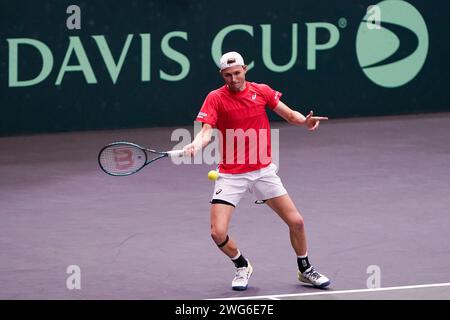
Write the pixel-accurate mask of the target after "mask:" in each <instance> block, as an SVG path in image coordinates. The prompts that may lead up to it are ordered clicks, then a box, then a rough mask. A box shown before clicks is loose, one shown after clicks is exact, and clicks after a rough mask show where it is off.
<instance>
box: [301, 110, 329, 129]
mask: <svg viewBox="0 0 450 320" xmlns="http://www.w3.org/2000/svg"><path fill="white" fill-rule="evenodd" d="M322 120H328V117H318V116H314V112H313V111H312V110H311V111H310V112H309V114H308V115H307V116H306V118H305V125H306V127H307V128H308V130H309V131H314V130H316V129H317V128H318V127H319V123H320V121H322Z"/></svg>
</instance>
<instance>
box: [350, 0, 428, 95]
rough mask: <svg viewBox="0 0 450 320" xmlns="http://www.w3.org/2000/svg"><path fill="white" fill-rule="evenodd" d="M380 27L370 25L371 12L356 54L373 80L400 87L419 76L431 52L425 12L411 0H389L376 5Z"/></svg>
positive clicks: (367, 74) (359, 36) (364, 25)
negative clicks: (418, 9)
mask: <svg viewBox="0 0 450 320" xmlns="http://www.w3.org/2000/svg"><path fill="white" fill-rule="evenodd" d="M376 7H377V9H378V13H379V16H380V21H379V27H378V28H370V21H371V20H373V19H371V14H373V13H371V12H370V11H368V13H367V14H366V16H365V17H364V19H363V21H362V22H361V24H360V26H359V29H358V33H357V37H356V53H357V56H358V61H359V65H360V66H361V68H362V69H363V71H364V73H365V75H366V76H367V77H368V78H369V79H370V80H372V81H373V82H374V83H376V84H378V85H380V86H382V87H386V88H395V87H400V86H402V85H404V84H406V83H408V82H409V81H411V80H412V79H414V78H415V77H416V75H417V74H418V73H419V71H420V70H421V69H422V67H423V64H424V63H425V60H426V57H427V53H428V30H427V26H426V24H425V21H424V19H423V18H422V15H421V14H420V13H419V11H417V9H416V8H415V7H413V6H412V5H411V4H409V3H408V2H405V1H403V0H386V1H382V2H380V3H378V4H377V5H376Z"/></svg>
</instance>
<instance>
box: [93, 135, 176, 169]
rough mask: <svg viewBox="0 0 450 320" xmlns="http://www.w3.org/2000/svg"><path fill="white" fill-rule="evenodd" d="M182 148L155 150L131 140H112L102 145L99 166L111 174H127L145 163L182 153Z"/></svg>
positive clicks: (140, 167)
mask: <svg viewBox="0 0 450 320" xmlns="http://www.w3.org/2000/svg"><path fill="white" fill-rule="evenodd" d="M183 153H184V152H183V150H172V151H164V152H163V151H156V150H153V149H147V148H143V147H141V146H140V145H137V144H135V143H131V142H114V143H110V144H108V145H107V146H105V147H103V148H102V149H101V150H100V152H99V154H98V164H99V165H100V168H101V169H102V170H103V171H104V172H106V173H107V174H109V175H111V176H128V175H130V174H133V173H136V172H138V171H140V170H142V169H143V168H144V167H145V166H146V165H148V164H150V163H152V162H155V161H156V160H158V159H162V158H165V157H168V156H171V157H175V156H181V155H183Z"/></svg>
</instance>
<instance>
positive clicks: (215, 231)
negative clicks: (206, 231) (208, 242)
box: [211, 227, 227, 244]
mask: <svg viewBox="0 0 450 320" xmlns="http://www.w3.org/2000/svg"><path fill="white" fill-rule="evenodd" d="M211 238H212V239H213V240H214V242H215V243H216V244H221V243H223V242H224V241H225V240H226V238H227V232H226V230H225V229H219V228H214V227H212V228H211Z"/></svg>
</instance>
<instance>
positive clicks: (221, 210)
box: [211, 200, 253, 290]
mask: <svg viewBox="0 0 450 320" xmlns="http://www.w3.org/2000/svg"><path fill="white" fill-rule="evenodd" d="M215 202H216V203H215ZM217 202H218V200H216V201H214V200H213V201H212V204H211V237H212V238H213V240H214V242H215V243H216V244H217V246H218V247H219V249H220V250H221V251H222V252H223V253H224V254H226V255H227V256H228V257H229V258H230V259H231V261H232V262H233V263H234V266H235V267H236V273H235V276H234V278H233V281H232V283H231V287H232V288H233V290H245V289H247V287H248V280H249V279H250V276H251V275H252V273H253V267H252V265H251V264H250V262H249V260H247V259H245V258H244V256H243V255H242V253H241V252H240V250H239V249H238V247H237V245H236V242H235V241H234V240H233V239H232V238H231V237H230V236H229V235H228V226H229V224H230V221H231V216H232V215H233V211H234V206H233V205H231V204H225V203H223V202H224V201H221V202H222V203H217Z"/></svg>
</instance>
